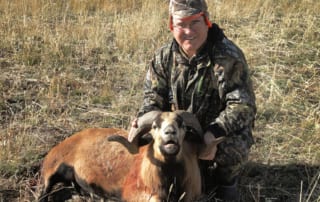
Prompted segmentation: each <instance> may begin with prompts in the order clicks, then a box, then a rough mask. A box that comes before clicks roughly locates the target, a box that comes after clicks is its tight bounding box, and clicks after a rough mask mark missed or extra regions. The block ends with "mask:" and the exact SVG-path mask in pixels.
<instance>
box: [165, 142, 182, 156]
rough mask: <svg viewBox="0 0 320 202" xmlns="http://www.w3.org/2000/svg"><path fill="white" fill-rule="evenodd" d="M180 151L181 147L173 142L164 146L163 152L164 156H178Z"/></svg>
mask: <svg viewBox="0 0 320 202" xmlns="http://www.w3.org/2000/svg"><path fill="white" fill-rule="evenodd" d="M179 150H180V145H179V144H178V143H177V142H176V141H173V140H170V141H167V142H165V143H164V144H162V147H161V151H162V153H163V154H164V155H177V154H178V152H179Z"/></svg>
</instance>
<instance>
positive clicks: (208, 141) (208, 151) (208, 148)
mask: <svg viewBox="0 0 320 202" xmlns="http://www.w3.org/2000/svg"><path fill="white" fill-rule="evenodd" d="M203 138H204V144H205V145H204V148H202V149H201V151H200V154H199V159H202V160H213V159H214V157H215V156H216V152H217V149H218V148H217V145H218V144H219V143H220V142H222V141H223V140H224V139H225V137H218V138H216V137H215V136H214V135H213V134H212V132H210V131H207V132H206V133H205V134H204V137H203Z"/></svg>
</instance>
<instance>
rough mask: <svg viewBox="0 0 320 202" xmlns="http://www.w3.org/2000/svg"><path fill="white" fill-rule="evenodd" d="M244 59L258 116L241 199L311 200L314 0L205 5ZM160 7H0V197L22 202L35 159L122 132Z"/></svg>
mask: <svg viewBox="0 0 320 202" xmlns="http://www.w3.org/2000/svg"><path fill="white" fill-rule="evenodd" d="M209 9H210V11H211V19H212V20H213V21H215V22H217V23H218V24H219V25H220V26H222V27H223V28H224V29H225V33H226V34H227V36H229V38H230V39H232V40H233V41H235V42H236V43H237V44H238V45H239V46H240V47H241V48H242V49H243V50H244V52H245V54H246V56H247V60H248V63H249V65H250V66H251V69H252V77H253V80H254V87H255V91H256V96H257V105H258V114H257V121H256V129H255V139H256V144H255V145H254V147H253V148H252V154H251V159H250V164H248V165H247V167H246V168H247V169H246V170H245V171H244V173H243V178H242V179H241V181H240V185H241V190H242V193H243V194H242V199H243V200H244V201H320V197H319V195H320V183H319V175H320V173H319V170H320V169H319V164H320V149H319V148H320V136H319V134H320V101H319V100H320V85H319V76H320V63H319V58H320V56H319V54H320V53H319V52H320V51H319V50H320V15H319V10H320V1H318V0H290V1H287V0H278V1H275V0H265V1H262V0H239V1H235V0H212V1H211V0H210V1H209ZM167 19H168V18H167V1H165V0H153V1H151V0H148V1H142V0H120V1H111V0H109V1H107V0H106V1H101V0H92V1H87V0H81V1H77V0H69V1H44V0H35V1H29V0H22V1H20V0H12V1H5V0H0V37H1V41H0V69H1V75H0V92H1V95H0V96H1V97H0V113H1V116H0V124H1V125H0V201H7V200H10V201H11V200H16V201H34V200H35V196H36V195H37V191H35V189H34V188H36V187H37V183H36V182H37V179H38V168H39V164H40V162H41V159H42V157H43V155H44V154H45V153H46V152H47V151H48V150H49V149H50V148H51V147H52V146H53V145H54V144H56V143H57V142H58V141H60V140H62V139H63V138H65V137H67V136H68V135H70V134H72V133H73V132H75V131H79V130H81V129H83V128H87V127H124V128H126V127H127V125H128V123H129V121H130V120H131V118H132V117H133V116H134V115H135V113H136V111H137V109H138V107H139V106H140V103H141V101H142V97H141V95H142V90H141V89H142V81H143V77H144V72H145V64H146V63H147V62H148V61H149V59H150V57H151V56H152V54H153V52H154V51H155V49H157V48H159V47H160V46H161V45H162V44H163V43H164V42H165V41H167V40H168V39H170V37H171V35H170V32H169V31H168V28H167Z"/></svg>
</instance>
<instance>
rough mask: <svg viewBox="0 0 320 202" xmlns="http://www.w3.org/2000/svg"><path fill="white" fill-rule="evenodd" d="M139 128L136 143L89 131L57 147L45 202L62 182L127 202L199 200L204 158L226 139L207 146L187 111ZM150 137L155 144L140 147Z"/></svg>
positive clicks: (112, 132) (45, 176)
mask: <svg viewBox="0 0 320 202" xmlns="http://www.w3.org/2000/svg"><path fill="white" fill-rule="evenodd" d="M138 126H139V127H138V129H137V130H136V131H135V133H134V135H133V136H130V138H128V137H127V136H128V133H127V131H125V130H122V129H115V128H96V129H93V128H92V129H86V130H83V131H81V132H79V133H77V134H74V135H72V136H70V137H69V138H67V139H65V140H64V141H62V142H61V143H60V144H58V145H57V146H55V147H54V148H52V150H51V151H50V152H49V153H48V154H47V156H46V157H45V159H44V161H43V165H42V171H41V176H42V181H43V184H44V188H43V192H42V194H41V196H40V198H39V200H40V201H48V196H49V195H50V192H51V191H52V189H53V186H54V185H55V184H57V183H59V182H62V183H64V184H69V185H70V184H71V183H73V184H74V186H75V188H76V190H78V191H81V190H84V191H85V192H88V193H93V194H96V195H99V196H101V197H103V198H110V197H116V198H119V199H121V200H122V201H127V202H140V201H152V202H160V201H187V202H189V201H194V200H195V199H196V198H197V197H199V196H200V195H201V176H200V169H199V165H198V157H199V155H200V154H201V152H202V151H205V152H207V149H208V148H209V149H213V150H215V149H216V144H218V143H219V142H220V141H221V140H217V142H214V143H213V144H212V145H203V143H202V141H201V140H202V138H201V135H202V129H201V126H200V124H199V123H198V121H197V119H196V118H195V117H194V116H193V115H192V114H190V113H187V112H184V111H177V112H159V111H152V112H149V113H146V114H145V115H144V116H142V117H141V118H139V120H138ZM145 134H151V137H152V140H151V141H149V143H148V144H146V145H144V146H138V145H140V144H141V143H139V141H140V140H141V139H143V138H142V136H146V135H145ZM147 136H150V135H147ZM188 136H190V137H192V138H190V137H188ZM194 137H196V138H194ZM127 138H128V139H129V141H128V139H127ZM197 139H198V141H197ZM119 143H120V144H119ZM202 148H206V149H202Z"/></svg>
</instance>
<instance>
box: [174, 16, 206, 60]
mask: <svg viewBox="0 0 320 202" xmlns="http://www.w3.org/2000/svg"><path fill="white" fill-rule="evenodd" d="M188 18H189V17H188ZM172 23H173V30H172V33H173V36H174V38H175V39H176V41H177V42H178V44H179V45H180V46H181V47H182V49H183V50H184V52H185V53H186V54H187V55H188V56H189V57H192V56H193V55H195V54H196V53H197V51H198V50H199V48H200V47H201V46H202V45H203V44H204V42H205V41H206V39H207V35H208V25H207V24H206V23H205V20H204V17H203V16H198V17H196V18H192V17H191V18H189V19H177V18H173V20H172Z"/></svg>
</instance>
